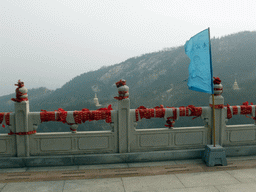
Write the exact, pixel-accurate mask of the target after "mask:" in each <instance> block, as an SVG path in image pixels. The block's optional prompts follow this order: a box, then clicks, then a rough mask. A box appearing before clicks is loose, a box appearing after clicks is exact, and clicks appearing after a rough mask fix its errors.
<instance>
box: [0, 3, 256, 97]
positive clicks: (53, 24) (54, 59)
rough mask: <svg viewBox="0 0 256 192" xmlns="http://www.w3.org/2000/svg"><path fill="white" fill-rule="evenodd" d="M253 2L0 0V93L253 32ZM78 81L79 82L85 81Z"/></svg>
mask: <svg viewBox="0 0 256 192" xmlns="http://www.w3.org/2000/svg"><path fill="white" fill-rule="evenodd" d="M255 8H256V1H255V0H251V1H249V0H248V1H246V0H225V1H224V0H201V1H199V0H197V1H195V0H186V1H185V0H184V1H183V0H177V1H174V0H1V1H0V69H1V70H0V96H1V95H7V94H10V93H14V91H15V89H16V86H14V84H15V83H17V80H18V79H21V80H22V81H24V82H25V86H26V87H27V88H37V87H41V86H45V87H47V88H49V89H56V88H60V87H61V86H62V85H63V84H65V83H66V82H67V81H69V80H71V79H72V78H73V77H76V76H77V75H80V74H82V73H85V72H88V71H92V70H97V69H99V68H100V67H102V66H103V65H105V66H108V65H113V64H117V63H120V62H122V61H125V60H126V59H128V58H130V57H134V56H139V55H141V54H144V53H149V52H154V51H159V50H161V49H163V48H165V47H173V46H180V45H184V44H185V42H186V41H187V40H188V39H189V38H190V37H192V36H193V35H195V34H196V33H198V32H200V31H202V30H204V29H206V28H208V27H210V31H211V37H214V36H215V37H221V36H225V35H228V34H231V33H236V32H240V31H245V30H248V31H255V30H256V11H255ZM85 86H86V85H85Z"/></svg>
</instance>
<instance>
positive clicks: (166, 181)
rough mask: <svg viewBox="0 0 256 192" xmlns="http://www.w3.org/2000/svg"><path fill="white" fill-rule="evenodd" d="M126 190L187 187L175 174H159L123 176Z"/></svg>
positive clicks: (129, 191)
mask: <svg viewBox="0 0 256 192" xmlns="http://www.w3.org/2000/svg"><path fill="white" fill-rule="evenodd" d="M122 180H123V183H124V187H125V192H135V191H150V190H151V191H164V190H168V189H176V188H185V187H184V185H183V184H182V183H181V182H180V181H179V179H178V178H177V177H176V176H175V175H157V176H146V177H124V178H122Z"/></svg>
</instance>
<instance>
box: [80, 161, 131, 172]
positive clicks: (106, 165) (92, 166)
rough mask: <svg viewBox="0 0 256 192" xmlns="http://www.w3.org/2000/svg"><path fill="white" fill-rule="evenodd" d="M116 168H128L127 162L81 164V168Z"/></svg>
mask: <svg viewBox="0 0 256 192" xmlns="http://www.w3.org/2000/svg"><path fill="white" fill-rule="evenodd" d="M116 168H128V164H127V163H118V164H100V165H80V166H79V170H84V169H116Z"/></svg>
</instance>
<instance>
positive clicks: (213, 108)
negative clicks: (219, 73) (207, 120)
mask: <svg viewBox="0 0 256 192" xmlns="http://www.w3.org/2000/svg"><path fill="white" fill-rule="evenodd" d="M212 113H213V114H212V116H213V146H214V147H215V142H216V139H215V104H214V94H212Z"/></svg>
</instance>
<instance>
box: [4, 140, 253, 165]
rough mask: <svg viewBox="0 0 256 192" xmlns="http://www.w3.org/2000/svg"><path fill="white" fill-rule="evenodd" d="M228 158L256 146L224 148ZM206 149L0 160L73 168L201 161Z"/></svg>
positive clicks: (9, 163) (7, 163)
mask: <svg viewBox="0 0 256 192" xmlns="http://www.w3.org/2000/svg"><path fill="white" fill-rule="evenodd" d="M224 149H225V151H226V156H227V157H232V156H250V155H256V146H255V145H253V146H235V147H232V146H229V147H224ZM204 151H205V149H204V148H202V149H188V150H172V151H153V152H136V153H113V154H88V155H66V156H32V157H22V158H21V157H4V158H0V168H21V167H45V166H72V165H93V164H113V163H133V162H150V161H169V160H185V159H200V158H202V156H203V154H204Z"/></svg>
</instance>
